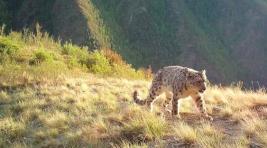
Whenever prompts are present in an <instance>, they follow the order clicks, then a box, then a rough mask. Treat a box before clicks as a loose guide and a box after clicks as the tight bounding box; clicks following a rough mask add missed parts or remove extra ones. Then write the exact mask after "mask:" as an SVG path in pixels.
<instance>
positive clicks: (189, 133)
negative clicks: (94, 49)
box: [0, 74, 267, 148]
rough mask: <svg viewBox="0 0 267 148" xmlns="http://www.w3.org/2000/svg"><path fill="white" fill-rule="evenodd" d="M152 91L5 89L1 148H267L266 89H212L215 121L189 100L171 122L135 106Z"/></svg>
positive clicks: (114, 86)
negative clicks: (135, 93)
mask: <svg viewBox="0 0 267 148" xmlns="http://www.w3.org/2000/svg"><path fill="white" fill-rule="evenodd" d="M149 85H150V82H149V81H142V80H127V79H118V78H101V77H97V76H94V75H88V74H84V75H80V76H79V77H64V79H63V80H62V81H60V83H45V82H42V83H41V84H39V85H34V86H28V87H27V86H25V87H20V88H16V87H11V88H12V89H11V90H10V89H4V90H2V91H1V92H0V105H1V108H0V115H1V118H0V147H126V148H127V147H148V146H159V147H165V146H167V145H168V146H177V145H180V146H182V145H184V146H185V145H188V146H196V147H210V148H212V147H248V146H250V145H259V146H262V147H264V146H267V143H266V140H267V138H266V137H267V136H266V135H267V126H266V123H267V121H266V117H267V116H266V115H267V114H266V113H267V112H266V106H265V105H266V104H267V94H266V92H265V91H264V90H263V89H262V90H259V91H251V90H245V91H243V90H241V88H240V87H239V86H231V87H217V86H210V87H209V88H208V90H207V91H206V93H205V95H204V97H205V100H206V104H207V107H208V112H209V114H210V115H212V116H213V117H214V121H212V122H211V121H206V120H204V119H202V118H200V117H199V114H198V113H196V110H195V108H194V106H193V103H192V101H191V99H185V100H182V104H181V112H182V113H183V112H187V114H184V115H182V118H183V119H181V120H175V121H173V120H169V119H167V118H166V119H164V118H162V116H160V115H157V114H156V113H150V112H149V111H147V110H146V109H145V107H141V106H138V105H136V104H134V103H133V101H132V97H131V96H132V92H133V90H134V89H138V90H139V91H140V92H141V96H142V97H143V98H144V97H145V95H146V94H147V91H148V90H147V89H148V87H149ZM161 98H164V96H161ZM160 102H162V101H161V100H158V101H157V102H156V103H155V104H156V105H160ZM158 108H160V107H158Z"/></svg>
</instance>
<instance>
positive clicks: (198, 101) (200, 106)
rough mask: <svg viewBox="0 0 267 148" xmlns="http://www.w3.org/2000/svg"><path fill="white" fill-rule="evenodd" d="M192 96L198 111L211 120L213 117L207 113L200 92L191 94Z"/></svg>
mask: <svg viewBox="0 0 267 148" xmlns="http://www.w3.org/2000/svg"><path fill="white" fill-rule="evenodd" d="M192 98H193V100H194V102H195V105H196V107H197V109H198V110H199V111H200V113H201V114H202V115H204V116H205V118H208V119H209V120H211V121H212V120H213V118H212V117H211V116H209V115H208V113H207V109H206V104H205V101H204V98H203V96H202V94H197V95H195V96H192Z"/></svg>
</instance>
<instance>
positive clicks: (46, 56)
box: [30, 49, 53, 65]
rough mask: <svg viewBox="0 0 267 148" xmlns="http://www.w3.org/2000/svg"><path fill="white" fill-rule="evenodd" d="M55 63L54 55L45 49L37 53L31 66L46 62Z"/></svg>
mask: <svg viewBox="0 0 267 148" xmlns="http://www.w3.org/2000/svg"><path fill="white" fill-rule="evenodd" d="M51 61H53V55H52V54H51V53H49V52H47V51H45V50H43V49H39V50H37V51H35V53H34V55H33V58H32V59H31V60H30V64H34V65H38V64H41V63H44V62H51Z"/></svg>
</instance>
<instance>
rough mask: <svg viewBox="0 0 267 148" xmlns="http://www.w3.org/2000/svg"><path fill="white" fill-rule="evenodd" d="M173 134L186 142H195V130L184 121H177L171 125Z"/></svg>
mask: <svg viewBox="0 0 267 148" xmlns="http://www.w3.org/2000/svg"><path fill="white" fill-rule="evenodd" d="M173 128H174V129H173V130H174V133H175V136H177V137H178V138H180V139H182V140H183V141H184V142H185V143H187V144H193V143H196V142H197V130H196V129H194V128H193V127H191V126H190V125H188V124H187V123H185V122H179V123H177V124H175V125H174V126H173Z"/></svg>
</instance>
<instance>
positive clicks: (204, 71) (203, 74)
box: [201, 69, 207, 80]
mask: <svg viewBox="0 0 267 148" xmlns="http://www.w3.org/2000/svg"><path fill="white" fill-rule="evenodd" d="M201 73H202V76H203V78H204V79H205V80H207V76H206V70H205V69H204V70H202V71H201Z"/></svg>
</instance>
